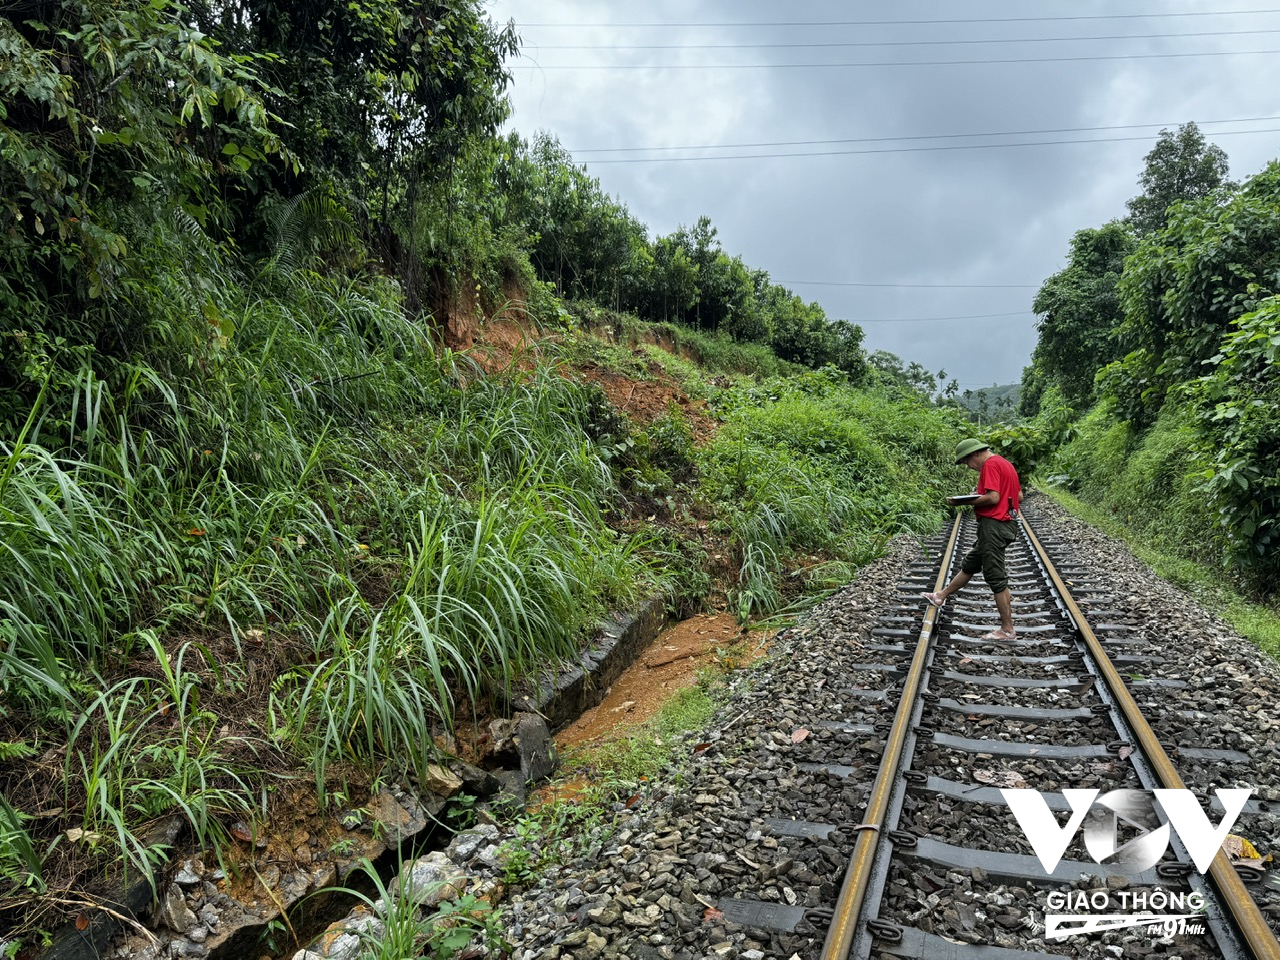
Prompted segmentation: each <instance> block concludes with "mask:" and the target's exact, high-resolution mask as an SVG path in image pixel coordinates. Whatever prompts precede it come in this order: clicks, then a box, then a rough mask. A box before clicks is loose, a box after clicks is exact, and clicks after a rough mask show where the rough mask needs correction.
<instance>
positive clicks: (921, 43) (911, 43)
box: [536, 28, 1280, 52]
mask: <svg viewBox="0 0 1280 960" xmlns="http://www.w3.org/2000/svg"><path fill="white" fill-rule="evenodd" d="M1260 33H1280V28H1277V29H1268V30H1214V31H1209V32H1205V33H1121V34H1115V35H1112V36H1102V37H1000V38H998V39H989V40H973V39H964V40H850V41H840V42H836V41H825V42H822V43H638V44H588V43H539V44H537V45H536V46H537V48H538V51H539V52H542V51H543V50H609V51H617V50H794V49H826V48H838V47H942V46H953V45H957V44H976V43H1002V44H1003V43H1076V42H1080V41H1093V40H1172V39H1178V38H1182V37H1241V36H1250V37H1252V36H1256V35H1258V34H1260Z"/></svg>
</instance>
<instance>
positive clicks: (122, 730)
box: [0, 273, 962, 937]
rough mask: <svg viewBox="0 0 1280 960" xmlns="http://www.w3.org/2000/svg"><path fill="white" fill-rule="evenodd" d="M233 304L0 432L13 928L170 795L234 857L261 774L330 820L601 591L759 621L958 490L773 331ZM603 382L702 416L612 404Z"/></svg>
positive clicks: (0, 775)
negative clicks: (181, 367) (675, 345)
mask: <svg viewBox="0 0 1280 960" xmlns="http://www.w3.org/2000/svg"><path fill="white" fill-rule="evenodd" d="M224 296H225V298H226V299H224V300H223V301H221V302H219V303H216V304H213V305H212V306H211V307H210V308H208V309H206V315H208V312H209V310H210V309H211V310H214V311H216V312H217V313H218V315H219V316H220V317H222V318H223V320H222V321H221V322H220V324H218V325H215V326H214V334H215V335H212V336H211V337H210V339H209V340H208V341H206V342H200V343H197V344H195V345H194V346H193V347H191V349H194V350H196V357H197V359H198V361H199V367H198V369H199V370H200V371H202V372H203V373H202V375H200V376H197V377H194V378H191V379H189V380H185V381H182V385H181V387H180V388H178V389H174V388H171V387H168V386H167V385H166V384H165V382H164V380H163V379H161V378H160V377H158V376H155V375H153V374H151V373H149V372H148V368H139V369H138V372H137V373H136V375H134V376H133V377H131V378H130V377H123V378H120V377H117V378H116V379H115V380H113V381H112V382H111V383H110V384H107V383H104V382H102V381H100V380H97V379H96V378H94V377H93V376H92V375H89V374H82V375H81V376H80V377H79V378H78V379H73V380H70V381H57V380H55V379H52V378H51V379H50V380H49V381H48V382H49V384H50V387H49V391H50V396H51V398H52V400H54V401H65V400H66V398H67V397H76V398H83V402H79V401H77V403H75V404H74V405H70V407H69V405H68V404H67V403H66V402H61V403H58V402H55V403H53V404H51V405H50V406H49V407H47V408H46V410H54V409H57V410H60V411H67V410H68V409H69V413H68V414H66V415H67V416H68V417H69V420H68V421H64V422H70V423H71V424H73V425H74V427H75V436H76V443H75V444H74V445H72V446H70V447H65V446H64V447H58V448H55V447H53V446H52V445H51V446H48V447H46V446H45V445H44V444H45V443H46V442H49V441H50V440H52V438H53V437H54V436H56V435H57V428H58V423H57V422H54V421H51V420H50V419H49V418H48V417H44V418H43V419H42V414H41V413H39V412H38V413H37V415H35V416H33V418H32V420H31V422H30V424H29V427H30V429H29V430H28V431H27V432H26V434H25V435H24V441H25V442H19V443H17V444H14V445H11V446H8V447H3V448H0V465H3V470H2V471H0V508H3V519H4V522H5V529H6V540H5V545H6V549H5V552H4V554H3V556H0V585H2V586H3V591H4V593H5V595H6V596H8V597H10V598H12V599H11V600H9V601H7V602H6V605H5V607H4V610H3V614H4V619H3V620H2V621H0V627H2V628H3V630H4V631H5V632H4V635H3V639H4V645H3V646H2V647H0V679H2V680H3V684H4V692H5V698H4V701H3V704H2V705H0V798H5V799H6V802H5V803H3V804H0V839H3V841H4V842H3V844H0V937H3V936H4V935H5V930H6V929H9V930H10V932H11V933H15V934H17V935H19V936H29V935H31V933H32V931H33V929H35V928H38V927H40V926H45V927H46V928H47V927H48V926H50V925H52V924H53V923H55V922H56V921H57V913H56V911H55V912H47V911H46V910H44V909H43V908H49V907H51V906H52V903H53V899H52V898H53V896H54V895H56V894H57V892H58V891H59V890H62V889H67V888H70V887H75V886H81V885H83V884H84V883H85V882H86V881H87V880H89V879H90V878H91V877H92V876H93V875H94V874H95V873H96V872H97V871H99V870H101V869H102V868H103V867H104V866H105V865H106V864H108V863H110V862H111V861H112V860H113V859H117V858H119V857H121V856H123V857H125V859H126V860H128V861H130V862H132V863H133V864H134V865H136V866H145V865H146V864H148V863H149V862H150V861H151V860H152V858H153V853H152V852H151V851H149V850H147V849H145V848H144V847H142V846H141V845H139V843H138V841H137V833H138V829H139V827H140V826H141V825H142V824H143V823H145V822H146V821H148V820H150V819H151V818H153V817H155V816H157V815H159V814H160V813H162V812H164V811H172V810H177V811H179V812H181V813H182V814H183V815H184V816H185V817H186V818H187V819H188V821H189V822H190V824H191V826H192V828H193V829H194V831H195V838H196V843H197V844H198V845H200V846H206V847H209V846H212V847H220V846H223V845H224V844H225V843H226V837H227V830H228V828H229V826H230V824H231V823H232V822H233V821H234V820H237V819H253V818H255V817H261V816H262V813H261V809H260V807H261V802H262V797H263V796H264V791H265V795H266V796H267V797H268V800H270V797H271V796H280V794H279V793H278V792H277V790H276V787H277V785H278V784H279V783H280V780H279V778H280V777H281V776H285V777H288V778H293V779H296V780H299V781H300V782H305V781H306V780H307V779H310V780H311V781H312V782H313V783H314V789H315V791H316V794H317V799H318V801H319V802H320V803H321V805H322V806H323V805H324V804H325V803H327V802H341V801H342V799H344V798H347V797H352V796H355V795H357V794H358V793H359V792H360V791H361V790H362V789H365V788H366V786H367V785H368V784H369V783H370V782H372V781H374V780H376V779H379V778H383V779H385V778H388V777H398V776H401V775H403V774H404V773H406V772H407V773H409V774H412V773H413V772H414V771H415V770H416V771H420V770H421V769H422V768H423V767H424V766H425V765H426V764H427V763H429V762H430V761H431V760H432V759H433V758H434V755H435V746H434V744H435V743H436V742H437V741H436V736H437V735H438V734H440V733H442V732H444V731H445V730H446V729H447V728H449V727H451V726H454V725H455V724H457V723H459V722H461V721H463V720H466V719H468V718H471V717H473V716H479V717H481V718H482V717H483V714H484V712H485V711H486V709H488V707H489V706H490V705H491V704H493V703H494V702H495V701H497V700H499V699H500V697H501V693H502V690H503V688H505V687H506V686H507V685H509V684H510V683H511V682H513V681H514V680H516V679H518V678H519V677H521V676H524V675H527V674H529V673H531V672H535V671H537V670H538V669H540V668H542V667H544V666H546V665H547V664H549V663H552V662H554V661H555V660H557V659H560V658H563V657H567V656H571V655H572V654H573V652H574V651H575V650H576V649H577V648H578V646H579V645H580V644H581V642H582V639H583V637H584V636H585V635H586V631H588V630H589V628H590V625H591V624H592V623H593V622H594V619H595V617H597V616H598V615H599V613H600V612H601V611H603V610H604V609H606V608H609V607H614V606H618V605H625V604H627V603H629V602H632V601H633V600H634V599H635V598H636V597H638V596H640V595H643V594H652V593H654V592H658V593H663V594H665V595H666V596H668V597H669V599H670V600H671V601H672V604H673V606H677V607H680V608H682V609H684V610H686V611H687V610H689V609H692V608H696V606H697V605H698V604H700V603H702V602H705V601H706V600H707V599H708V598H709V597H711V598H714V597H717V596H719V597H721V598H722V599H723V600H724V601H726V602H729V603H731V604H732V606H733V608H734V609H735V610H736V611H737V612H739V613H740V614H741V615H742V616H743V617H744V618H745V617H759V616H765V615H770V614H773V613H776V612H778V611H779V610H781V609H783V608H785V607H786V606H787V605H788V604H789V603H792V602H794V601H796V600H797V599H799V598H801V597H803V596H804V595H806V594H808V595H810V596H811V595H813V594H814V593H815V592H820V591H822V590H824V589H828V588H830V587H831V586H834V585H837V584H839V583H841V582H843V581H844V580H846V579H847V578H848V577H849V576H850V575H851V572H852V571H853V569H855V568H856V566H857V565H858V564H861V563H863V562H866V560H868V559H870V558H872V557H874V556H875V555H877V553H878V551H879V550H880V549H881V547H882V546H883V544H884V542H885V541H886V540H887V538H888V537H889V536H891V535H892V534H893V533H895V532H897V531H898V530H901V529H904V528H906V529H916V530H925V529H929V528H932V527H933V526H935V525H936V523H937V522H938V518H939V513H938V510H937V508H936V504H937V502H938V499H939V496H940V494H941V493H942V492H944V491H946V490H949V489H951V488H952V487H954V486H955V485H956V483H957V482H959V480H960V478H958V477H955V476H953V475H952V474H953V473H954V468H952V467H951V466H950V465H949V463H948V461H949V456H948V454H949V452H950V449H951V445H952V444H953V443H954V441H955V439H956V437H957V436H958V435H959V433H960V432H962V427H961V426H960V425H959V424H957V423H956V422H955V421H954V419H952V415H951V414H947V413H941V412H939V411H937V410H934V409H933V408H931V407H929V406H928V405H927V404H925V403H924V402H923V401H921V400H920V399H919V398H918V397H915V396H912V395H907V394H902V393H899V392H894V391H888V390H873V391H862V390H854V389H851V388H849V387H848V386H847V385H845V384H843V383H842V382H841V380H840V378H839V377H838V376H836V375H834V374H831V373H825V372H812V371H809V372H798V371H795V370H791V371H790V372H791V375H790V376H782V377H778V376H773V374H775V373H778V372H779V371H780V370H782V369H784V368H783V367H782V366H781V365H779V363H778V361H777V360H776V359H775V358H773V357H772V356H771V355H766V354H765V353H763V352H761V351H760V350H759V349H758V348H742V347H739V346H737V345H734V344H732V343H730V342H728V341H724V340H718V339H715V338H708V337H705V336H703V335H699V334H695V333H690V332H682V331H675V330H670V329H667V330H664V331H656V332H654V331H650V333H654V334H655V335H654V336H652V337H650V339H659V338H665V340H666V341H667V342H669V341H670V340H671V339H672V338H673V336H675V337H678V338H679V339H680V341H681V342H680V346H679V350H680V352H681V353H683V354H686V355H688V356H693V357H695V358H698V359H700V360H701V361H702V362H703V364H706V365H705V366H704V365H700V364H699V363H697V362H692V361H690V360H688V359H679V358H677V357H676V356H673V355H672V354H670V353H667V352H665V351H659V350H657V349H656V348H654V347H652V346H649V347H645V346H638V347H636V348H635V349H631V348H625V349H621V348H618V347H615V346H610V345H608V344H605V343H602V342H601V341H598V340H595V339H594V338H590V337H586V336H583V335H581V334H580V333H579V334H573V335H571V336H568V337H564V338H561V342H560V343H559V344H558V345H557V346H556V347H554V348H551V347H548V349H547V350H544V351H543V352H542V353H541V354H531V355H525V356H523V357H521V358H520V361H519V365H518V366H514V367H511V368H509V369H507V370H505V371H499V372H494V371H491V372H489V373H485V372H483V371H482V370H481V369H480V368H479V367H478V366H477V365H475V364H474V363H473V362H472V361H471V360H470V359H469V358H467V357H465V356H461V355H457V354H451V353H449V352H448V351H438V350H435V349H433V348H432V347H431V345H430V343H429V342H428V341H427V339H426V337H425V335H424V332H423V331H422V329H421V328H420V327H418V326H417V325H416V324H414V323H412V322H410V321H407V320H405V318H403V316H401V314H400V310H399V305H398V302H397V299H396V297H395V295H394V292H388V291H385V290H380V289H378V288H377V287H376V286H374V287H357V286H348V287H336V286H334V285H333V284H332V283H330V282H329V281H326V280H324V279H323V278H321V277H318V276H314V275H307V274H303V273H297V274H292V275H290V276H287V277H284V278H267V279H266V280H264V281H262V282H261V284H260V285H254V284H245V285H243V286H242V287H239V288H232V289H231V292H228V293H226V294H225V295H224ZM163 309H164V305H162V304H157V305H156V310H157V311H161V312H162V311H163ZM232 316H234V322H232V321H231V320H230V317H232ZM627 324H628V326H629V329H630V331H631V333H635V334H640V335H641V336H642V337H643V336H644V335H645V334H646V332H645V330H644V329H643V328H642V325H638V324H636V323H635V322H634V321H627ZM232 329H234V330H235V333H234V334H233V335H228V334H227V333H225V332H224V331H230V330H232ZM588 368H590V369H593V370H597V371H598V370H599V369H601V368H604V369H606V370H608V369H611V368H612V369H614V370H621V374H620V375H621V376H623V377H624V378H626V379H628V380H629V382H631V383H632V384H633V386H634V387H641V386H643V385H644V384H646V383H648V384H652V383H654V382H659V383H661V384H663V385H664V389H667V390H668V391H670V390H671V389H676V390H677V391H679V392H680V393H681V394H682V395H684V396H685V397H688V398H692V399H693V400H694V401H695V402H696V403H697V406H698V410H699V411H702V412H699V413H698V414H697V415H696V416H697V417H698V418H699V421H700V422H698V423H691V417H690V416H689V415H687V414H686V413H685V412H684V409H683V408H681V407H680V406H679V405H675V404H673V405H671V407H670V409H668V410H667V411H666V412H665V413H662V414H660V415H658V416H651V415H650V414H651V411H650V413H646V414H645V415H644V416H642V417H641V416H638V417H637V419H634V420H633V419H629V418H628V417H627V416H626V415H625V412H624V411H622V410H619V409H618V408H617V407H615V406H614V405H613V404H611V403H609V401H608V399H607V397H606V395H605V393H604V392H603V391H602V390H601V389H599V388H597V387H595V386H592V385H591V384H590V383H584V382H583V380H582V379H581V378H580V377H579V374H578V372H577V371H585V370H587V369H588ZM641 392H643V391H641ZM704 421H705V422H704ZM142 424H147V425H148V427H147V429H145V430H144V429H142V428H141V425H142ZM708 424H709V425H710V427H709V428H708ZM246 707H247V708H246ZM393 758H394V759H393ZM268 771H270V772H269V773H268ZM50 797H55V798H56V799H57V801H58V803H59V805H60V809H59V810H57V811H55V812H54V813H52V814H49V813H47V810H48V808H49V802H48V801H49V798H50ZM268 808H269V809H268V811H267V816H266V818H265V819H266V820H268V821H269V820H270V819H271V817H272V816H273V815H274V811H273V810H272V809H270V808H271V803H270V802H268ZM255 811H257V812H255ZM37 813H40V814H42V815H41V816H40V817H38V818H33V817H32V815H34V814H37ZM68 830H71V831H73V833H72V835H74V836H77V837H78V839H77V840H69V839H68V834H67V831H68ZM75 831H81V832H79V833H76V832H75ZM32 904H36V905H38V907H37V909H32Z"/></svg>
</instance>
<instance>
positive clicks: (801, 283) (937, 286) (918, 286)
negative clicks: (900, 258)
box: [774, 280, 1039, 290]
mask: <svg viewBox="0 0 1280 960" xmlns="http://www.w3.org/2000/svg"><path fill="white" fill-rule="evenodd" d="M774 283H781V284H791V285H793V286H797V287H894V288H902V289H909V290H1037V289H1039V285H1038V284H1034V283H855V282H849V281H843V280H775V281H774Z"/></svg>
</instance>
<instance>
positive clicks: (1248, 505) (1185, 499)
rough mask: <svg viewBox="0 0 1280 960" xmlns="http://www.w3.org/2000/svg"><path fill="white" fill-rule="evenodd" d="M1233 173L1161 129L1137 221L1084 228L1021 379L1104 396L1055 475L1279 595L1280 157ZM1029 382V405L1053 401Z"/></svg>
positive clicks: (1205, 149)
mask: <svg viewBox="0 0 1280 960" xmlns="http://www.w3.org/2000/svg"><path fill="white" fill-rule="evenodd" d="M1225 174H1226V162H1225V156H1224V155H1223V154H1222V153H1221V151H1220V150H1218V149H1217V148H1216V147H1209V146H1207V145H1206V144H1205V143H1204V141H1203V138H1201V137H1199V135H1198V132H1197V131H1194V129H1190V130H1189V129H1188V128H1187V127H1184V128H1182V130H1181V131H1180V132H1179V135H1178V136H1177V137H1173V136H1172V135H1169V134H1167V132H1166V134H1164V135H1162V136H1161V138H1160V141H1159V143H1158V144H1157V145H1156V147H1155V148H1154V149H1153V150H1152V152H1151V154H1150V155H1149V156H1148V161H1147V169H1146V171H1145V173H1144V175H1143V178H1142V183H1143V186H1144V187H1145V188H1146V190H1145V192H1144V194H1143V195H1142V196H1141V197H1140V198H1138V199H1137V200H1135V201H1134V202H1132V203H1131V204H1130V209H1131V211H1132V213H1133V217H1132V218H1131V222H1130V224H1129V225H1128V226H1126V225H1125V224H1122V223H1118V222H1113V223H1109V224H1107V225H1105V226H1104V227H1102V228H1100V229H1098V230H1084V231H1081V232H1080V233H1078V234H1077V235H1076V238H1075V240H1074V241H1073V243H1072V250H1071V261H1070V264H1069V266H1068V267H1067V268H1066V269H1065V270H1063V271H1062V272H1060V273H1058V274H1055V275H1054V276H1053V277H1051V278H1049V279H1048V280H1047V281H1046V282H1045V284H1044V286H1043V287H1042V288H1041V291H1040V294H1039V296H1038V297H1037V300H1036V310H1037V312H1038V313H1040V314H1041V315H1042V320H1041V324H1040V341H1039V344H1038V346H1037V348H1036V353H1035V357H1034V359H1033V363H1032V366H1031V367H1029V368H1028V369H1027V371H1026V373H1025V374H1024V386H1026V385H1028V384H1031V385H1033V386H1035V388H1036V389H1037V390H1045V389H1047V390H1048V391H1049V393H1045V396H1049V394H1050V393H1055V394H1056V395H1057V396H1059V397H1061V398H1062V401H1063V402H1065V403H1066V404H1067V405H1068V406H1070V407H1071V408H1073V409H1076V410H1083V409H1085V408H1086V407H1088V406H1089V404H1091V403H1093V404H1095V405H1094V406H1093V409H1092V410H1091V411H1089V412H1088V414H1087V415H1086V416H1084V417H1083V418H1082V419H1081V420H1080V422H1079V424H1078V433H1076V434H1075V436H1074V438H1072V437H1071V436H1070V435H1066V436H1065V437H1063V438H1060V439H1065V440H1067V441H1068V442H1066V443H1065V445H1063V446H1061V447H1060V449H1059V450H1058V452H1057V455H1056V457H1055V458H1054V459H1053V463H1052V465H1051V466H1050V468H1049V469H1050V472H1056V473H1057V474H1059V475H1060V476H1061V477H1064V478H1067V479H1068V480H1069V482H1071V483H1072V484H1073V485H1074V486H1075V487H1076V488H1077V489H1078V490H1079V491H1080V493H1081V495H1082V496H1083V497H1085V498H1087V499H1088V500H1090V501H1092V502H1094V503H1097V504H1100V505H1102V506H1104V507H1106V508H1108V509H1110V510H1112V511H1114V512H1115V513H1116V514H1117V515H1119V516H1121V517H1122V518H1124V519H1126V520H1128V521H1130V522H1131V523H1133V524H1134V525H1135V526H1137V527H1140V528H1145V529H1147V530H1148V531H1149V532H1151V533H1152V535H1154V536H1156V537H1157V538H1158V539H1160V540H1162V541H1167V542H1168V543H1170V544H1171V545H1173V546H1175V547H1177V548H1178V549H1180V550H1181V551H1182V552H1183V553H1186V554H1192V555H1194V556H1195V558H1196V559H1200V560H1206V559H1212V560H1215V561H1218V562H1221V563H1225V565H1226V566H1227V568H1228V570H1230V571H1231V572H1232V573H1233V574H1235V575H1236V576H1237V577H1239V578H1240V579H1242V580H1244V581H1245V582H1247V583H1248V584H1250V585H1252V586H1253V587H1255V588H1257V589H1260V590H1263V591H1269V590H1273V589H1274V580H1275V576H1276V574H1277V573H1278V572H1280V530H1278V529H1277V522H1276V519H1275V518H1276V517H1277V515H1280V492H1278V490H1277V486H1276V481H1275V479H1274V478H1275V469H1274V462H1275V459H1276V454H1277V450H1278V444H1280V422H1277V420H1276V417H1275V414H1274V410H1275V402H1276V399H1277V393H1276V391H1277V389H1278V387H1277V384H1278V383H1280V364H1278V363H1277V359H1278V356H1280V355H1278V354H1277V349H1278V345H1280V311H1278V310H1277V307H1276V301H1275V297H1276V294H1277V291H1280V163H1276V162H1273V163H1271V164H1269V165H1268V166H1267V167H1266V168H1265V169H1264V170H1262V171H1261V172H1260V173H1258V174H1256V175H1254V176H1252V177H1250V178H1248V179H1247V180H1246V181H1245V182H1244V183H1243V184H1242V185H1240V186H1234V185H1232V184H1230V183H1229V182H1228V181H1226V179H1225ZM1130 228H1131V229H1132V230H1133V231H1134V232H1130ZM1032 392H1033V391H1027V393H1026V394H1024V404H1023V410H1024V412H1026V413H1035V412H1036V404H1041V405H1042V406H1043V404H1042V403H1041V400H1040V398H1039V396H1038V395H1037V396H1036V397H1034V401H1033V398H1031V396H1030V395H1031V393H1032Z"/></svg>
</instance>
